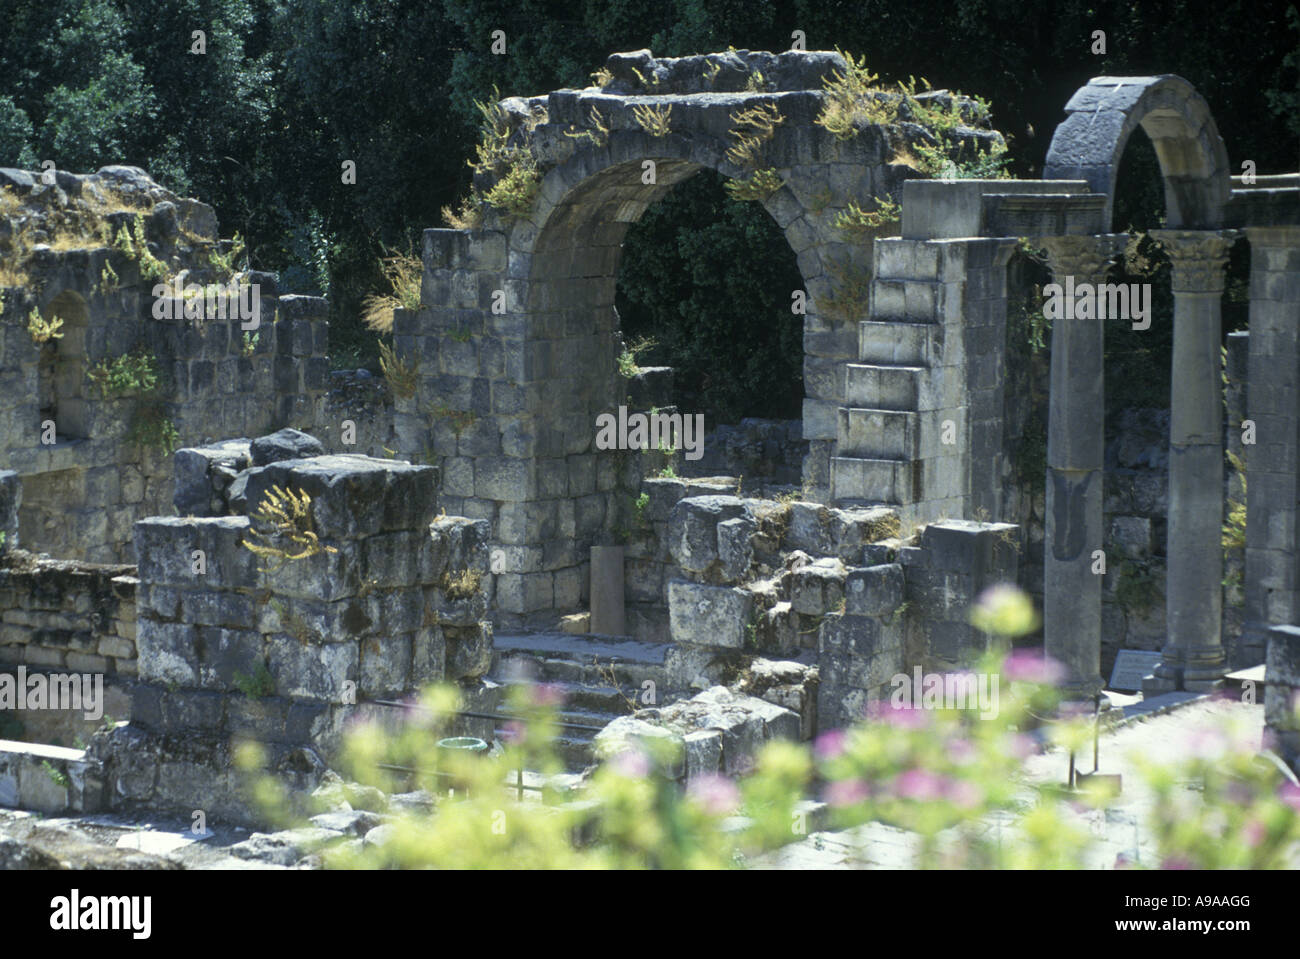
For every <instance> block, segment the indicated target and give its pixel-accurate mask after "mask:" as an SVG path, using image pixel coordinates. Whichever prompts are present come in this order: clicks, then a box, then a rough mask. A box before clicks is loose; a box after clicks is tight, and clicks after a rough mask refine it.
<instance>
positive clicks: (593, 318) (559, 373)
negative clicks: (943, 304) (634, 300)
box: [526, 154, 806, 607]
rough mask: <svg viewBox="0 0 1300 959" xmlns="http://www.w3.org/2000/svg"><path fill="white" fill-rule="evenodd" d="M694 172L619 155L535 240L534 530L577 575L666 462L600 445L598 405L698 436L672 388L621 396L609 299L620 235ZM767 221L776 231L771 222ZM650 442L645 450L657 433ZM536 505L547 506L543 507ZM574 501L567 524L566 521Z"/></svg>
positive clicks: (668, 162)
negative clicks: (671, 423)
mask: <svg viewBox="0 0 1300 959" xmlns="http://www.w3.org/2000/svg"><path fill="white" fill-rule="evenodd" d="M697 175H704V176H716V177H718V179H719V180H721V179H722V175H721V174H719V173H717V172H715V171H714V170H713V169H712V168H711V167H710V165H709V164H707V163H703V162H698V161H695V160H687V159H681V158H676V157H671V156H656V155H653V154H652V155H649V156H646V157H643V158H638V159H635V160H631V161H626V162H622V163H615V164H613V165H611V166H609V167H606V168H604V169H602V170H600V171H599V172H597V173H595V174H593V175H592V176H590V177H589V178H587V179H586V180H583V181H582V182H580V183H579V184H578V185H577V186H575V187H574V188H573V189H572V190H570V191H569V192H568V193H567V194H566V195H565V197H564V198H563V200H562V201H561V202H560V203H559V204H558V205H557V206H556V208H555V209H554V210H553V211H552V212H551V214H550V216H549V217H548V219H547V221H546V225H545V226H544V227H543V228H542V230H541V231H540V233H539V234H538V236H537V239H536V242H535V244H534V246H533V257H532V271H531V274H530V277H529V280H530V283H529V297H530V298H529V301H528V312H529V315H530V317H531V320H532V324H533V325H532V334H533V337H534V338H535V339H534V342H533V344H532V347H531V349H530V351H529V353H528V354H527V356H526V362H528V363H530V367H529V368H527V372H528V373H529V374H530V376H531V377H534V378H540V379H542V380H543V381H544V385H543V386H542V387H541V395H542V399H543V402H542V405H541V415H540V416H539V418H538V424H537V447H538V454H539V457H540V460H539V472H538V477H537V493H538V496H539V498H541V499H542V500H543V501H545V500H546V499H552V500H553V502H552V504H551V505H552V510H553V511H551V512H550V513H549V516H550V518H552V519H553V522H546V521H545V520H544V521H543V522H544V524H545V525H544V528H543V529H542V530H541V534H542V538H543V539H544V540H548V539H549V540H554V539H557V538H558V539H561V540H562V539H565V538H567V536H566V534H567V535H569V536H572V540H571V542H572V554H571V555H572V558H573V561H574V563H575V564H576V565H577V566H578V567H580V568H582V570H583V574H582V575H583V579H584V581H585V578H586V571H585V560H586V556H587V553H588V551H589V549H590V547H591V546H593V545H598V544H599V543H602V542H610V541H614V540H617V539H618V537H619V534H620V531H621V530H623V529H625V528H626V527H627V525H628V523H629V522H630V521H631V519H632V517H631V515H630V504H631V503H633V502H634V501H635V498H636V495H637V490H636V489H635V488H634V487H635V486H636V483H637V482H639V479H637V478H638V477H639V476H640V475H645V474H646V473H648V472H649V470H647V468H646V467H647V466H648V465H651V461H653V466H654V468H655V469H656V470H657V469H658V466H660V465H662V464H661V463H660V462H659V459H660V458H658V457H655V456H650V457H646V458H645V459H644V460H641V461H635V460H633V459H632V458H633V457H637V456H639V455H640V453H638V451H637V450H636V449H634V448H621V449H613V450H610V449H602V448H600V446H601V445H603V444H598V443H597V438H598V418H599V417H601V416H602V415H603V414H612V415H614V416H618V414H619V411H620V407H622V408H624V409H626V410H627V411H628V413H629V415H630V414H632V413H635V412H637V410H636V409H635V407H636V406H638V405H640V406H642V407H646V406H648V407H650V408H651V409H653V408H656V407H662V408H663V410H664V413H665V414H666V415H670V416H671V415H674V414H675V415H678V416H680V417H681V418H682V419H681V422H682V428H683V434H682V438H683V439H685V440H686V441H687V443H688V445H689V444H692V443H695V444H698V443H699V442H700V441H702V439H703V437H702V436H700V435H699V433H698V426H696V427H695V430H694V431H692V430H691V428H690V427H689V426H688V425H687V422H686V421H687V420H688V419H690V420H691V422H692V423H698V417H697V414H698V415H699V417H703V416H704V412H703V411H702V410H699V409H688V408H679V409H675V410H672V409H671V407H672V397H671V396H668V397H664V398H662V400H656V399H654V398H653V397H651V398H648V399H647V397H645V396H644V395H643V396H642V397H640V400H641V402H640V403H639V404H638V403H637V400H638V398H637V397H635V396H634V397H631V398H630V397H629V386H630V385H631V384H630V382H629V379H628V377H627V376H626V375H625V374H626V368H623V369H621V368H620V356H622V355H624V351H625V349H626V346H627V338H625V336H624V331H623V330H622V328H621V323H620V317H619V313H618V309H617V299H618V282H619V276H620V271H621V270H620V268H621V266H622V257H623V249H624V248H623V244H624V240H625V239H626V238H627V236H628V231H629V229H630V228H632V226H633V224H635V223H637V222H638V221H639V220H640V219H641V217H642V216H643V215H644V214H645V213H646V211H647V210H649V209H650V208H651V207H652V206H653V205H654V204H656V203H657V202H658V201H660V200H661V199H663V198H664V197H666V196H667V195H668V194H669V193H670V192H671V191H672V190H673V189H674V188H675V187H677V186H678V185H679V184H682V183H684V182H685V181H687V180H690V179H692V178H693V177H696V176H697ZM774 229H775V230H777V231H778V232H779V230H780V228H779V226H777V225H775V224H774ZM781 243H782V245H783V246H785V253H786V254H787V255H788V257H789V261H790V263H789V266H790V268H791V270H792V272H793V274H794V277H796V279H795V281H794V282H795V286H796V287H801V288H805V289H806V284H805V283H804V282H803V279H802V277H801V275H800V272H799V267H798V265H797V264H796V263H795V254H794V251H793V250H792V249H791V248H790V247H789V243H788V240H785V239H782V241H781ZM786 296H787V297H789V296H790V293H789V292H787V294H786ZM787 309H788V306H787ZM803 319H804V318H803V316H801V315H795V314H793V313H791V314H790V320H791V322H792V324H794V325H795V326H796V329H797V331H798V338H797V339H794V343H795V344H796V345H797V348H798V355H797V358H796V359H795V363H794V365H795V368H796V369H797V370H798V371H799V374H800V379H799V384H798V391H799V400H800V401H802V367H803V360H804V355H803V349H802V342H801V340H802V331H803ZM734 346H735V349H736V350H738V351H742V352H743V351H745V350H746V349H748V348H749V344H747V343H746V342H745V341H743V340H742V341H738V342H736V343H735V344H734ZM695 398H696V399H698V394H697V395H696V397H695ZM796 410H797V407H796ZM641 412H645V410H641ZM795 415H796V416H797V415H798V414H797V412H796V413H795ZM709 425H712V424H709ZM621 429H622V425H621V422H620V430H621ZM652 436H653V434H651V437H648V439H650V438H652ZM622 439H628V440H629V441H630V443H629V446H631V445H632V444H634V443H635V442H636V440H637V437H636V436H634V435H628V436H621V437H620V442H621V441H622ZM650 445H651V450H650V452H652V453H653V452H654V444H653V442H651V443H650ZM678 445H679V447H680V446H681V444H678ZM696 452H700V450H699V448H698V446H697V447H696V448H693V449H686V450H682V451H681V453H680V454H679V456H680V457H684V458H687V459H689V458H691V457H692V456H693V455H694V454H695V453H696ZM561 457H563V459H561ZM602 475H604V476H610V475H612V476H613V477H614V478H615V486H614V488H612V489H602V488H601V487H602V486H605V485H607V484H603V483H601V482H600V481H599V477H600V476H602ZM565 477H567V482H566V481H565V479H564V478H565ZM537 509H538V510H539V511H540V512H542V513H546V512H547V510H546V507H545V506H539V507H537ZM570 510H572V515H573V521H572V525H571V526H569V524H568V521H567V520H568V514H569V512H570ZM556 548H557V549H561V550H563V549H564V548H563V547H559V546H557V547H556ZM564 551H565V552H567V551H568V550H564ZM568 598H569V597H568V596H565V597H561V596H559V595H556V596H554V597H553V602H554V604H555V606H557V607H560V606H561V605H562V602H563V600H565V599H568Z"/></svg>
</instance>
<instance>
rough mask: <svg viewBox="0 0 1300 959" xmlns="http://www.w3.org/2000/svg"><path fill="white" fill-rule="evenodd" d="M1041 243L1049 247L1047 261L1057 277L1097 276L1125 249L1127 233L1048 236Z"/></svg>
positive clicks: (1103, 272) (1040, 240)
mask: <svg viewBox="0 0 1300 959" xmlns="http://www.w3.org/2000/svg"><path fill="white" fill-rule="evenodd" d="M1038 242H1039V243H1042V245H1043V246H1044V247H1046V248H1047V263H1048V266H1050V267H1051V269H1052V274H1053V275H1054V276H1056V277H1058V278H1061V277H1066V276H1077V277H1094V276H1101V275H1104V274H1105V273H1106V271H1107V270H1109V269H1110V264H1111V261H1112V260H1114V259H1115V257H1117V256H1119V255H1120V254H1121V253H1122V252H1124V246H1125V244H1127V243H1128V234H1127V233H1098V234H1096V235H1091V236H1089V235H1084V236H1047V237H1041V238H1039V239H1038Z"/></svg>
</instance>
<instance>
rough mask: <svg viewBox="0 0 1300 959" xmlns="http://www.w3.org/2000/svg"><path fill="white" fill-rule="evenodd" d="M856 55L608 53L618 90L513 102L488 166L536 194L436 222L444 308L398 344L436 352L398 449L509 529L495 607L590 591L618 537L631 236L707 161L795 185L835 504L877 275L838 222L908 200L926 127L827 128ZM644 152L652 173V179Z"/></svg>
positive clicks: (434, 251)
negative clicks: (763, 112) (911, 144)
mask: <svg viewBox="0 0 1300 959" xmlns="http://www.w3.org/2000/svg"><path fill="white" fill-rule="evenodd" d="M846 67H847V64H846V63H845V61H844V58H843V57H842V56H840V55H839V54H836V53H826V52H807V53H805V52H799V51H788V52H786V53H781V54H771V53H759V52H749V51H729V52H727V53H722V54H707V55H704V56H697V57H683V58H679V59H656V58H654V57H653V56H652V55H651V54H650V52H649V51H638V52H635V53H624V54H615V55H613V56H611V57H610V58H609V59H608V60H607V62H606V69H605V71H604V73H606V74H607V75H608V76H607V77H606V80H605V83H604V85H603V86H602V87H588V88H586V89H584V90H558V91H554V92H552V93H549V94H546V95H543V96H537V97H532V98H528V99H523V98H509V99H506V100H503V101H501V102H500V104H499V105H498V111H497V112H494V114H493V125H492V127H491V128H490V130H491V132H490V133H489V136H490V137H492V139H491V140H490V141H488V142H487V143H486V144H485V145H487V146H489V147H490V150H489V152H491V153H492V154H493V155H494V156H501V155H506V156H514V157H516V158H518V157H524V156H525V154H526V158H525V159H523V160H521V161H520V163H519V165H518V166H515V167H512V168H511V169H510V172H509V173H506V172H505V171H504V170H502V169H500V168H498V169H496V170H495V171H494V174H493V175H485V174H480V175H479V176H478V177H476V183H475V185H476V188H477V190H478V191H479V196H480V197H482V196H485V195H488V196H490V193H489V191H491V190H493V189H495V188H496V187H498V186H501V185H502V184H504V185H505V187H507V188H508V189H507V190H506V192H510V191H511V190H513V191H514V192H513V193H512V194H511V195H512V196H513V197H514V198H516V199H517V198H518V197H519V193H520V191H519V189H518V186H519V184H520V182H527V179H528V176H529V174H530V171H532V170H535V171H536V173H537V174H538V179H537V192H536V195H535V197H534V198H532V199H529V200H528V201H527V202H526V203H524V204H522V205H523V206H524V209H522V210H519V209H516V210H515V212H514V215H507V214H506V213H504V212H501V211H500V210H497V209H492V208H487V209H486V210H484V208H483V207H482V206H481V205H480V206H478V207H474V209H477V210H479V211H480V212H482V214H483V215H482V223H481V224H479V225H477V226H475V227H473V228H465V229H436V230H427V231H426V232H425V235H424V287H423V291H422V293H423V296H422V298H423V301H424V303H425V304H426V308H425V310H424V311H422V312H420V313H418V314H409V315H407V314H398V315H397V317H396V318H395V322H394V334H395V336H394V345H395V348H396V349H397V350H398V351H399V353H405V354H407V355H411V356H417V357H418V358H419V360H420V363H421V366H420V374H419V377H420V385H419V387H418V388H417V393H416V395H415V396H414V397H412V398H411V399H410V400H409V402H408V401H407V400H402V399H399V400H398V401H397V409H398V417H397V418H396V420H395V429H396V432H397V440H398V444H399V447H400V448H401V449H402V451H403V452H406V453H409V454H410V455H413V456H420V455H424V456H426V457H427V456H428V455H429V454H428V452H426V451H428V450H432V451H433V458H434V461H435V462H436V463H437V464H438V465H439V466H441V467H442V470H443V479H442V504H443V506H444V507H445V508H446V509H447V510H448V511H449V512H453V513H460V514H462V515H467V516H472V517H475V518H484V519H488V520H490V521H491V522H492V525H493V538H494V540H495V541H496V543H497V544H499V546H500V551H499V552H498V554H497V556H498V562H497V568H498V570H499V572H498V575H497V578H496V581H495V583H496V591H495V600H496V608H497V612H498V614H507V615H510V614H529V613H532V612H540V611H550V610H557V609H564V608H573V607H577V606H578V605H579V604H580V602H581V599H582V598H583V597H582V595H580V594H581V593H582V592H583V591H584V586H585V583H586V581H587V577H586V570H585V569H584V563H585V560H586V557H585V555H584V554H585V546H587V545H591V544H592V543H594V542H595V541H596V539H597V538H598V537H602V536H604V535H608V533H609V532H610V531H611V529H612V527H613V525H614V524H613V522H612V521H611V517H612V513H611V510H612V509H613V506H612V505H611V504H614V503H615V502H616V500H618V499H619V495H620V494H619V493H618V492H617V487H618V480H619V478H620V477H619V470H618V466H617V464H616V463H613V462H611V460H612V459H614V458H613V457H608V456H599V457H598V456H597V455H596V453H595V438H596V432H597V430H596V422H595V420H596V416H597V415H598V414H599V413H602V412H615V410H613V409H611V406H615V405H617V404H615V403H613V401H614V400H615V399H616V398H617V397H618V396H619V384H618V381H617V372H616V361H617V355H618V351H617V349H616V343H617V340H616V336H617V324H616V319H615V318H616V313H615V311H614V295H615V289H616V283H617V275H618V267H619V261H620V244H621V242H622V239H623V237H624V235H625V233H626V231H627V229H628V227H629V225H630V224H632V223H633V222H635V221H636V220H637V219H638V218H639V217H640V216H641V215H642V213H643V212H644V211H645V209H646V208H647V207H648V206H649V205H650V204H651V203H653V202H654V201H655V200H657V199H658V198H659V197H660V196H662V195H663V194H664V193H666V192H667V191H668V190H670V189H671V188H672V187H673V186H674V185H676V184H677V183H680V182H681V181H682V180H684V179H686V178H688V177H689V176H691V175H693V174H694V173H696V172H698V171H699V170H701V169H711V170H714V171H716V172H717V173H719V174H720V175H722V176H723V177H727V178H729V179H733V180H735V179H740V178H749V177H750V176H752V175H753V174H754V173H755V172H756V171H758V170H763V171H770V172H768V173H767V175H768V176H769V177H770V176H771V175H772V174H775V175H776V176H777V177H779V180H780V182H781V184H782V185H781V186H780V187H779V188H777V189H776V190H775V191H773V192H771V193H770V194H767V195H766V196H765V198H764V199H763V200H762V202H763V205H764V206H765V208H766V209H767V211H768V212H769V214H770V215H771V216H772V218H773V220H774V221H775V223H776V225H777V226H778V227H779V228H780V229H781V230H782V231H783V233H784V235H785V238H786V240H787V243H788V244H789V247H790V249H791V250H792V252H793V253H794V255H795V259H796V264H797V267H798V269H799V272H800V275H801V276H802V278H803V283H804V287H805V289H806V292H807V304H806V313H805V315H804V317H803V320H804V338H803V341H804V350H803V354H804V355H803V368H804V403H803V418H802V419H803V438H804V439H805V440H807V441H808V443H809V453H808V456H807V457H806V459H805V462H804V470H803V473H804V481H805V485H806V486H807V487H809V488H810V489H811V490H812V495H813V496H814V497H817V498H822V499H827V498H829V497H830V495H831V478H830V477H831V465H832V462H833V461H834V458H835V457H836V456H837V455H838V454H837V453H836V450H837V444H838V442H839V427H840V420H841V417H840V412H841V410H842V409H843V407H844V406H845V402H846V375H847V374H846V369H847V366H848V364H849V363H851V362H853V361H855V360H857V359H858V355H859V353H858V350H859V339H858V333H859V321H861V320H864V319H866V318H867V316H868V304H867V296H866V291H867V290H868V289H869V286H870V282H871V276H872V270H873V268H874V259H873V251H872V244H871V242H870V241H869V240H864V239H863V235H862V234H861V233H857V234H854V233H852V232H851V231H845V230H843V229H841V228H840V227H839V226H837V225H836V220H837V217H838V216H839V214H841V213H842V212H845V211H846V210H848V209H849V208H850V205H851V204H855V205H856V206H857V207H859V208H861V209H862V210H872V209H874V208H875V204H874V203H873V202H872V201H873V200H874V198H877V197H880V198H884V197H889V196H893V197H897V196H898V195H899V193H900V188H901V185H902V181H903V180H905V179H908V178H910V177H911V176H914V175H916V173H915V171H914V170H912V169H910V168H908V167H907V166H906V165H904V164H902V163H900V162H895V160H894V159H893V158H894V157H895V155H896V150H897V149H898V147H899V146H900V145H901V144H903V143H906V142H908V140H907V138H908V136H911V135H914V134H908V133H907V132H906V131H904V130H903V128H902V126H898V127H896V128H895V127H889V128H887V127H885V126H882V125H879V124H874V123H870V122H866V121H865V119H864V120H863V122H862V123H861V124H860V125H858V126H857V127H855V130H854V132H853V133H852V135H850V136H848V137H846V138H844V139H837V138H836V137H835V136H834V135H832V134H831V133H830V132H829V131H828V130H826V129H824V128H823V127H822V126H820V125H819V124H818V123H817V120H818V117H819V115H820V114H821V111H822V107H823V105H824V103H825V96H826V93H825V81H826V80H828V79H830V78H831V77H832V76H833V75H834V74H836V73H838V72H843V71H844V70H845V69H846ZM760 105H761V106H766V107H769V108H770V107H774V108H775V109H776V111H777V112H778V113H779V115H780V118H781V122H780V123H779V124H776V125H775V126H774V127H773V128H772V130H771V131H770V136H768V137H766V138H764V139H763V141H762V144H761V147H760V149H759V150H758V152H757V154H756V155H755V156H753V157H751V158H748V159H747V158H745V157H743V156H741V157H738V156H737V155H736V154H735V153H734V152H732V153H730V155H729V151H730V150H731V149H732V148H733V147H734V146H736V144H737V136H736V128H737V126H738V125H740V124H739V121H738V120H737V117H738V115H739V114H740V113H741V111H744V110H748V109H753V108H756V107H759V106H760ZM647 110H650V111H659V112H660V114H661V115H662V114H664V113H667V114H669V116H668V119H669V123H668V130H667V131H664V130H663V129H662V125H661V124H655V123H647V122H645V120H646V111H647ZM918 129H919V128H918ZM990 136H995V134H990ZM900 137H901V138H902V139H901V140H899V138H900ZM512 151H515V152H513V153H512ZM646 161H653V163H654V165H655V182H654V183H647V182H645V181H644V180H643V176H642V174H643V169H644V167H643V164H645V163H646ZM516 205H518V204H516ZM891 232H894V230H893V229H892V228H888V227H887V228H885V229H882V230H880V231H879V233H880V234H883V233H891ZM623 498H627V497H625V496H624V497H623Z"/></svg>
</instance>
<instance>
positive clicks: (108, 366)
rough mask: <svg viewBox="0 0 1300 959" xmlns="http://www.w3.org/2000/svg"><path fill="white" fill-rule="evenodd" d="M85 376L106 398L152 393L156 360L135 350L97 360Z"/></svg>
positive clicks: (155, 373)
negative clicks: (111, 357)
mask: <svg viewBox="0 0 1300 959" xmlns="http://www.w3.org/2000/svg"><path fill="white" fill-rule="evenodd" d="M86 376H87V378H88V379H89V380H90V382H92V383H94V384H95V386H97V387H98V388H99V390H100V392H101V393H103V395H104V397H105V398H106V399H114V398H118V397H123V396H136V395H139V394H142V393H152V392H153V391H154V390H155V389H157V387H158V361H157V360H156V359H155V358H154V355H153V354H152V353H149V352H148V351H146V350H143V349H137V350H136V351H134V352H131V353H123V354H122V355H121V356H118V357H115V358H113V359H111V360H109V359H103V360H100V361H99V362H98V363H97V364H95V365H94V366H93V367H91V369H90V371H89V372H88V373H87V374H86Z"/></svg>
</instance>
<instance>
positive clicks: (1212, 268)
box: [1151, 230, 1242, 293]
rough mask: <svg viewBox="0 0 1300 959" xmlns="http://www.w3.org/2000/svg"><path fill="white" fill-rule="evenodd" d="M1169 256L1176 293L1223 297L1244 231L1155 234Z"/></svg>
mask: <svg viewBox="0 0 1300 959" xmlns="http://www.w3.org/2000/svg"><path fill="white" fill-rule="evenodd" d="M1151 236H1152V237H1154V238H1155V239H1156V240H1159V241H1160V245H1161V246H1162V247H1163V248H1164V250H1165V252H1166V253H1167V254H1168V255H1169V262H1170V264H1171V265H1172V266H1173V276H1172V279H1171V281H1170V282H1171V286H1172V287H1173V290H1174V292H1175V293H1222V292H1223V287H1224V284H1225V283H1226V277H1225V275H1224V267H1226V266H1227V265H1228V253H1229V251H1230V250H1231V249H1232V244H1234V243H1235V242H1237V240H1238V239H1239V238H1240V237H1241V236H1242V233H1241V231H1240V230H1152V231H1151Z"/></svg>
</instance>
